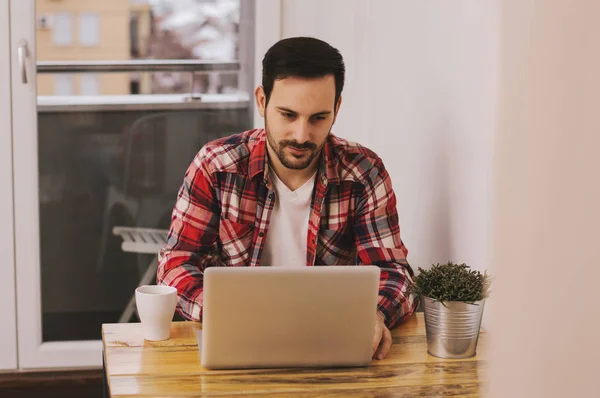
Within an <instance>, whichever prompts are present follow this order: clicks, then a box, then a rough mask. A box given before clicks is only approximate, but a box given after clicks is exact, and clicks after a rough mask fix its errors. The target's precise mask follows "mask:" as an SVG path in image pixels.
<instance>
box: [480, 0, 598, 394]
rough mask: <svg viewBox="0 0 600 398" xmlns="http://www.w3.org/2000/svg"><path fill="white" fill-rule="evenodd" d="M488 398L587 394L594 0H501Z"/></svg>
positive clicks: (591, 324) (591, 348) (594, 219)
mask: <svg viewBox="0 0 600 398" xmlns="http://www.w3.org/2000/svg"><path fill="white" fill-rule="evenodd" d="M502 8H503V9H502V15H503V21H502V43H503V44H502V57H501V61H502V63H501V65H502V66H501V70H502V78H501V87H502V96H501V102H500V105H501V106H500V108H501V113H500V117H499V120H500V122H501V124H500V129H499V140H498V147H497V157H496V158H497V161H496V170H497V172H498V179H497V185H496V186H497V199H496V206H495V210H494V214H495V223H494V224H495V228H494V236H495V239H494V249H493V251H494V256H493V257H494V264H497V266H496V267H495V269H496V270H497V272H496V274H497V275H496V281H495V286H496V288H495V297H496V299H495V306H494V317H493V319H492V322H493V329H494V334H493V335H492V337H494V339H493V340H492V342H493V344H492V348H493V352H492V353H491V354H492V357H493V358H494V361H493V362H492V365H493V366H492V373H491V374H492V383H491V391H492V396H494V397H499V398H500V397H514V398H519V397H548V398H553V397H569V396H577V397H598V396H600V388H599V387H598V370H599V366H598V358H599V357H600V339H598V330H599V329H600V321H599V317H600V299H599V298H598V292H599V281H600V244H599V237H600V233H599V228H600V156H599V151H600V45H599V44H598V37H600V25H599V24H598V15H600V2H598V0H578V1H575V2H567V1H560V0H544V1H543V2H541V1H532V0H504V1H503V2H502Z"/></svg>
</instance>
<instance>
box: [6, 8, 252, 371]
mask: <svg viewBox="0 0 600 398" xmlns="http://www.w3.org/2000/svg"><path fill="white" fill-rule="evenodd" d="M251 5H253V2H246V1H240V0H211V1H207V0H135V1H134V0H86V1H81V0H11V1H10V18H11V24H10V26H11V51H12V55H13V56H12V64H11V65H12V103H13V107H12V109H13V153H14V204H15V220H16V221H15V225H16V228H15V242H16V274H17V275H16V277H17V318H18V342H19V347H18V348H19V366H20V367H26V368H27V367H29V368H31V367H56V366H65V367H72V366H100V364H101V342H100V340H99V339H100V333H101V325H102V324H103V323H113V322H136V321H138V320H137V316H136V314H135V307H134V306H132V304H133V301H132V297H133V293H134V289H135V287H136V286H138V285H140V284H148V283H154V280H155V273H156V261H155V260H156V254H157V252H158V250H159V249H160V247H161V245H162V244H163V243H164V238H165V236H166V230H167V228H168V226H169V222H170V215H171V211H172V209H173V205H174V203H175V200H176V196H177V191H178V189H179V186H180V184H181V183H182V181H183V175H184V173H185V170H186V169H187V167H188V165H189V163H190V162H191V161H192V159H193V157H194V156H195V154H196V153H197V152H198V150H199V149H200V148H201V147H202V146H203V145H204V144H206V143H207V142H208V141H210V140H213V139H216V138H219V137H223V136H227V135H230V134H234V133H238V132H241V131H243V130H246V129H250V128H252V115H253V109H252V106H251V104H252V101H251V100H250V99H251V98H252V96H251V94H252V87H251V82H253V80H254V79H253V76H254V74H253V70H252V68H250V66H252V65H253V64H254V59H253V58H252V57H253V56H254V52H253V51H252V49H251V48H249V47H250V46H252V45H253V44H252V42H253V41H252V40H247V38H246V37H242V36H241V35H240V32H248V31H250V32H251V31H252V26H253V20H254V14H253V9H250V8H249V7H250V6H251ZM243 57H246V58H247V59H244V58H243ZM139 236H145V237H146V238H145V239H147V241H144V242H143V243H144V244H143V245H131V244H129V243H128V242H130V241H131V240H132V239H136V237H139ZM142 239H144V238H142Z"/></svg>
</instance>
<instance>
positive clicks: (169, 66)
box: [37, 59, 240, 74]
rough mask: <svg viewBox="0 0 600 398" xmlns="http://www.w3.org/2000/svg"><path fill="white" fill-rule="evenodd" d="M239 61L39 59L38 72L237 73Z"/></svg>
mask: <svg viewBox="0 0 600 398" xmlns="http://www.w3.org/2000/svg"><path fill="white" fill-rule="evenodd" d="M239 71H240V64H239V62H207V61H198V60H187V59H173V60H170V59H169V60H162V59H161V60H153V59H151V60H148V59H143V60H142V59H140V60H127V61H38V63H37V72H38V73H86V72H93V73H97V72H103V73H112V72H115V73H117V72H191V73H199V74H202V73H210V72H221V73H237V72H239Z"/></svg>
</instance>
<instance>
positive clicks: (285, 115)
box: [282, 113, 294, 119]
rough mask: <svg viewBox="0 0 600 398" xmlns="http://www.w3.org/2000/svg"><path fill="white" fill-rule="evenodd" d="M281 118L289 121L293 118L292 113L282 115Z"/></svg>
mask: <svg viewBox="0 0 600 398" xmlns="http://www.w3.org/2000/svg"><path fill="white" fill-rule="evenodd" d="M282 115H283V117H285V118H287V119H291V118H293V117H294V114H293V113H282Z"/></svg>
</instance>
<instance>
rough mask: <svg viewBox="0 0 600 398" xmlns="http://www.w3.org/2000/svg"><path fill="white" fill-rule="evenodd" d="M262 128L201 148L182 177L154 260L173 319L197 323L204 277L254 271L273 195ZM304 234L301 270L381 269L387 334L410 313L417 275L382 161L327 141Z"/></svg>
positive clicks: (354, 146) (344, 144) (362, 150)
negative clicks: (168, 289)
mask: <svg viewBox="0 0 600 398" xmlns="http://www.w3.org/2000/svg"><path fill="white" fill-rule="evenodd" d="M265 142H266V133H265V131H264V130H262V129H258V130H251V131H247V132H244V133H241V134H237V135H233V136H230V137H226V138H222V139H219V140H216V141H213V142H211V143H209V144H207V145H206V146H204V147H203V148H202V149H201V150H200V152H199V153H198V155H197V156H196V157H195V159H194V161H193V162H192V164H191V165H190V167H189V168H188V170H187V172H186V174H185V178H184V182H183V185H182V186H181V188H180V190H179V194H178V198H177V202H176V204H175V208H174V210H173V213H172V217H171V218H172V223H171V227H170V230H169V234H168V240H167V244H166V246H165V247H164V248H163V249H162V250H161V251H160V253H159V259H158V261H159V265H158V273H157V283H158V284H164V285H170V286H174V287H175V288H177V293H178V304H177V308H178V311H179V313H180V314H181V315H182V316H183V317H184V318H186V319H191V320H201V317H202V292H203V271H204V270H205V269H206V267H210V266H232V267H237V266H251V267H254V266H258V265H259V264H260V258H261V254H262V252H263V248H264V244H265V239H266V236H267V233H268V226H269V217H270V215H271V210H272V209H273V206H274V202H275V194H274V191H273V187H272V185H271V182H270V179H269V177H268V176H269V173H268V167H269V163H268V161H267V160H266V159H267V155H266V152H265ZM317 177H318V178H316V182H315V188H314V193H313V198H312V202H311V212H310V217H309V225H308V237H307V238H308V239H307V251H306V265H307V266H313V265H355V264H357V265H361V264H368V265H377V266H379V267H380V268H381V279H380V283H379V299H378V305H377V308H378V310H379V311H381V313H382V314H383V315H384V317H385V323H386V325H387V326H388V327H390V328H391V327H393V326H395V325H397V324H398V323H399V322H400V321H402V320H403V319H405V318H407V317H409V316H410V315H411V314H412V313H413V312H414V310H415V307H416V300H414V299H413V298H412V297H409V295H408V294H407V288H408V282H409V280H410V278H411V276H413V271H412V269H411V267H410V265H409V264H408V263H407V261H406V254H407V249H406V247H405V246H404V244H403V243H402V241H401V239H400V228H399V226H398V214H397V211H396V196H395V195H394V192H393V190H392V182H391V179H390V177H389V175H388V173H387V171H386V170H385V168H384V166H383V163H382V161H381V159H380V158H379V157H378V156H377V155H376V154H375V153H373V152H372V151H370V150H368V149H366V148H364V147H362V146H360V145H358V144H355V143H351V142H348V141H346V140H343V139H341V138H338V137H336V136H334V135H333V134H330V135H329V136H328V138H327V142H326V143H325V145H324V147H323V151H322V156H321V161H320V167H319V170H318V175H317Z"/></svg>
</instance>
